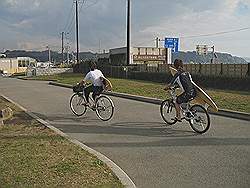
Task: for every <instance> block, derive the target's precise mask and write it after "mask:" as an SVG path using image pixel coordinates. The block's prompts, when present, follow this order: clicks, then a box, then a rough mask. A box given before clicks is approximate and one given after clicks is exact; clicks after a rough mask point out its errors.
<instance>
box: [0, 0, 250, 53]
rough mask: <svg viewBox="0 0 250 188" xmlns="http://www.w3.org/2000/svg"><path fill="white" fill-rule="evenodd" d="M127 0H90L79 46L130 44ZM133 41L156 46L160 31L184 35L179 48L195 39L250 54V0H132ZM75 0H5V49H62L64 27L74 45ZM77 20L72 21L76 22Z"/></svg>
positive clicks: (0, 3)
mask: <svg viewBox="0 0 250 188" xmlns="http://www.w3.org/2000/svg"><path fill="white" fill-rule="evenodd" d="M126 2H127V0H86V1H85V3H84V4H83V5H81V4H80V5H79V6H80V7H79V8H81V6H82V9H81V12H80V18H79V19H80V34H79V35H80V50H81V51H92V52H96V51H98V50H99V48H100V47H101V49H110V48H115V47H121V46H124V45H125V44H126ZM131 4H132V13H131V20H132V27H131V37H132V46H155V42H154V39H155V38H156V37H157V36H158V37H160V38H162V39H163V38H165V37H180V50H181V51H193V50H195V45H196V44H207V45H215V49H216V50H217V51H220V52H227V53H231V54H233V55H237V56H243V57H250V29H246V30H242V31H238V32H231V33H227V34H224V35H214V36H208V37H205V36H203V37H189V36H197V35H203V34H211V33H218V32H224V31H235V30H238V29H241V28H250V0H209V1H208V0H131ZM72 5H73V0H0V51H3V49H26V50H32V49H33V50H45V47H46V46H47V45H50V46H51V48H52V49H54V50H60V45H61V42H60V32H62V31H65V32H66V33H67V32H68V33H69V34H68V35H67V36H66V37H67V38H68V40H66V42H65V43H67V42H68V43H70V45H71V50H74V49H75V42H74V38H75V34H74V32H75V28H74V27H71V26H74V23H73V22H72V21H74V19H72V18H73V16H74V15H73V12H74V11H73V10H72ZM71 23H72V24H71Z"/></svg>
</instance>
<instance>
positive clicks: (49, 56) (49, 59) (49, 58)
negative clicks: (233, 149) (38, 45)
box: [47, 46, 51, 63]
mask: <svg viewBox="0 0 250 188" xmlns="http://www.w3.org/2000/svg"><path fill="white" fill-rule="evenodd" d="M47 49H48V61H49V63H51V54H50V47H49V46H47Z"/></svg>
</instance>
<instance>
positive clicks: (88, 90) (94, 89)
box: [84, 84, 103, 102]
mask: <svg viewBox="0 0 250 188" xmlns="http://www.w3.org/2000/svg"><path fill="white" fill-rule="evenodd" d="M102 91H103V87H102V86H93V85H92V84H91V85H89V86H88V87H86V88H84V93H85V98H86V100H87V102H89V94H90V93H91V92H93V93H92V98H93V99H94V100H95V98H96V96H97V95H100V94H101V93H102Z"/></svg>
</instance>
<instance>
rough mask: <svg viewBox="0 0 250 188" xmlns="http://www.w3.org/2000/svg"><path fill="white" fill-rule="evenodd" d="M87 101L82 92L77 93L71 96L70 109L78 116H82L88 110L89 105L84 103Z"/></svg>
mask: <svg viewBox="0 0 250 188" xmlns="http://www.w3.org/2000/svg"><path fill="white" fill-rule="evenodd" d="M85 103H86V101H85V98H84V97H83V96H82V93H75V94H73V95H72V96H71V98H70V101H69V106H70V110H71V111H72V112H73V114H75V115H76V116H82V115H83V114H84V113H85V112H86V110H87V106H85V105H84V104H85Z"/></svg>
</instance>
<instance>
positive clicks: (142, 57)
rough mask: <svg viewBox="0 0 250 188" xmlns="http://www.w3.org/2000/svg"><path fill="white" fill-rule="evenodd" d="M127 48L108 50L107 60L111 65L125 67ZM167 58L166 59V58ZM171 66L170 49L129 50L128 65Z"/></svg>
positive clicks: (134, 48) (147, 48)
mask: <svg viewBox="0 0 250 188" xmlns="http://www.w3.org/2000/svg"><path fill="white" fill-rule="evenodd" d="M126 53H127V48H126V47H122V48H114V49H110V50H109V60H110V64H112V65H126V64H127V61H126ZM166 56H167V58H166ZM158 63H167V64H171V49H169V48H167V52H166V48H154V47H132V48H130V64H158Z"/></svg>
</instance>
